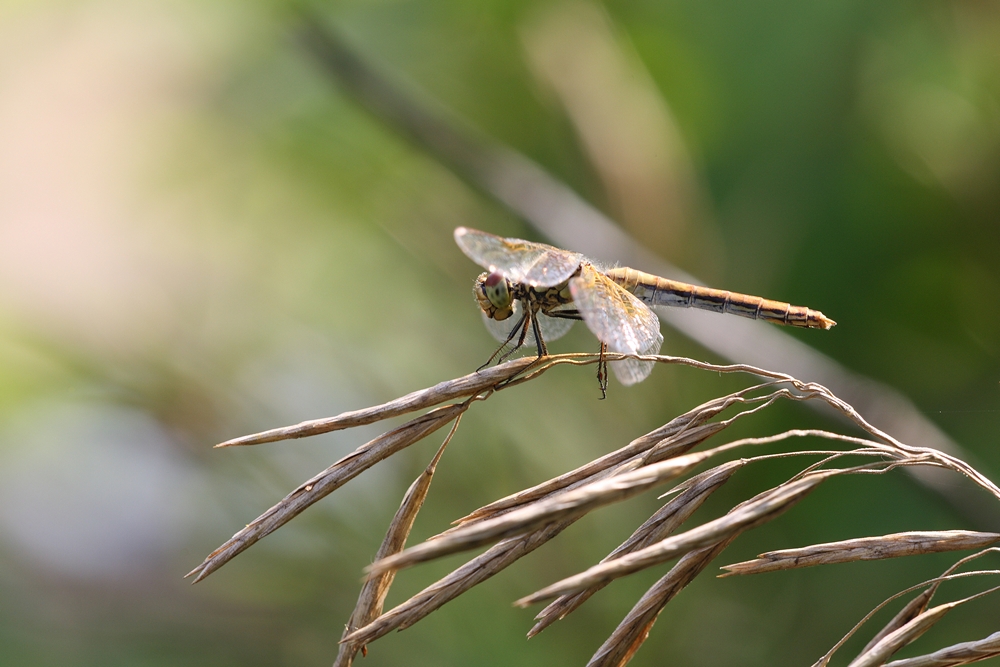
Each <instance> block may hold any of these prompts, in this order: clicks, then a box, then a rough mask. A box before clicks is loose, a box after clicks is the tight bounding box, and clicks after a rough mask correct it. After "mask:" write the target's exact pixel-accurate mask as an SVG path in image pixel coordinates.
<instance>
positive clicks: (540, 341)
mask: <svg viewBox="0 0 1000 667" xmlns="http://www.w3.org/2000/svg"><path fill="white" fill-rule="evenodd" d="M531 330H532V331H533V332H534V333H535V344H536V345H537V347H538V356H539V357H544V356H546V355H547V354H548V353H549V349H548V348H547V347H546V346H545V339H544V338H542V331H541V329H539V328H538V317H537V316H536V317H532V318H531Z"/></svg>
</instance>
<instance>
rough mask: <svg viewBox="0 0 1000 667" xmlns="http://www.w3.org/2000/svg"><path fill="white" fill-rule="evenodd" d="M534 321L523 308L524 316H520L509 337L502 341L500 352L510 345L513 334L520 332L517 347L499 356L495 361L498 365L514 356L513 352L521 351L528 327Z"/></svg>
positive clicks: (526, 309) (528, 311) (529, 312)
mask: <svg viewBox="0 0 1000 667" xmlns="http://www.w3.org/2000/svg"><path fill="white" fill-rule="evenodd" d="M522 304H523V302H522ZM534 320H535V318H533V317H532V316H531V309H530V308H525V309H524V315H522V316H521V319H520V320H518V322H517V324H515V325H514V327H513V328H512V329H511V330H510V335H509V336H507V340H506V341H504V344H503V345H501V346H500V350H502V349H503V348H504V347H505V346H507V345H508V344H509V343H510V341H511V340H512V339H513V338H514V336H515V334H517V332H518V331H520V332H521V335H520V336H518V338H517V345H515V346H514V347H512V348H510V349H509V350H508V351H507V352H505V353H504V354H502V355H500V358H499V359H497V363H498V364H502V363H503V362H505V361H507V359H508V358H509V357H510V355H512V354H514V353H515V352H517V351H518V350H520V349H521V347H522V346H523V345H524V340H525V338H527V337H528V325H529V324H531V323H532V322H533V321H534ZM500 350H497V352H499V351H500ZM494 356H495V353H494Z"/></svg>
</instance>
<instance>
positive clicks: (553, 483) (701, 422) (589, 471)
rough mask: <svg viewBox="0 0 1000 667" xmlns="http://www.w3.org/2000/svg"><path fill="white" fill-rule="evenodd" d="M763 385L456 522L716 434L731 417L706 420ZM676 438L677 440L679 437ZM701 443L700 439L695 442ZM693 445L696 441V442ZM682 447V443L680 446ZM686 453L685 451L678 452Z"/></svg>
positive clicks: (707, 405)
mask: <svg viewBox="0 0 1000 667" xmlns="http://www.w3.org/2000/svg"><path fill="white" fill-rule="evenodd" d="M760 386H763V385H757V386H755V387H749V388H747V389H745V390H743V391H741V392H738V393H737V394H733V395H730V396H724V397H722V398H717V399H713V400H711V401H708V402H707V403H703V404H702V405H699V406H698V407H696V408H694V409H692V410H689V411H687V412H685V413H684V414H682V415H680V416H678V417H675V418H674V419H671V420H670V421H669V422H667V423H666V424H664V425H663V426H661V427H659V428H657V429H655V430H653V431H650V432H649V433H647V434H645V435H642V436H640V437H638V438H636V439H635V440H633V441H632V442H630V443H629V444H628V445H626V446H625V447H622V448H621V449H618V450H615V451H613V452H611V453H609V454H605V455H604V456H602V457H600V458H598V459H595V460H593V461H591V462H590V463H587V464H585V465H582V466H580V467H579V468H577V469H576V470H571V471H570V472H567V473H563V474H562V475H559V476H558V477H554V478H552V479H550V480H548V481H546V482H542V483H541V484H538V485H536V486H533V487H531V488H529V489H525V490H524V491H519V492H518V493H514V494H511V495H509V496H507V497H505V498H501V499H500V500H497V501H494V502H492V503H490V504H489V505H484V506H483V507H480V508H479V509H477V510H475V511H474V512H472V513H470V514H469V515H468V516H465V517H462V518H461V519H459V520H458V521H456V522H455V523H456V524H458V525H462V524H465V523H469V522H472V521H477V520H482V519H485V518H489V517H491V516H495V515H497V514H500V513H501V512H503V511H507V510H511V509H513V508H515V507H519V506H522V505H525V504H528V503H531V502H534V501H536V500H538V499H540V498H544V497H545V496H548V495H550V494H552V493H556V492H558V491H561V490H563V489H565V488H568V487H571V486H573V485H575V484H576V483H578V482H584V481H587V480H591V479H593V478H594V477H596V476H597V475H599V474H600V473H602V472H604V471H606V470H609V469H613V468H615V467H616V466H619V465H621V464H622V463H624V462H626V461H628V460H630V459H633V458H635V457H636V456H638V455H641V454H643V453H645V452H647V451H649V450H650V449H651V448H652V447H653V446H655V445H656V444H658V443H660V442H663V441H665V440H668V439H671V438H676V437H677V436H678V435H679V434H682V433H683V434H690V433H691V432H692V431H695V432H696V433H697V434H698V436H701V435H704V436H705V437H704V439H707V438H708V437H710V436H711V435H714V434H715V433H717V432H718V431H720V430H721V429H722V428H725V426H728V425H729V424H730V423H731V422H732V420H727V422H726V424H725V425H718V424H706V422H708V420H709V419H712V418H713V417H715V416H716V415H718V414H719V413H720V412H722V411H723V410H726V409H727V408H729V407H731V406H732V405H734V404H736V403H743V402H745V401H746V398H745V395H746V394H748V393H750V392H752V391H753V390H755V389H758V388H759V387H760ZM698 427H705V430H704V431H697V429H698ZM694 439H697V436H696V437H695V438H690V437H689V438H685V440H684V441H683V445H682V446H681V447H683V446H684V445H687V444H689V441H690V440H694ZM675 442H676V440H675ZM695 444H697V443H695ZM692 446H693V445H692ZM679 448H680V447H679ZM678 453H683V452H678Z"/></svg>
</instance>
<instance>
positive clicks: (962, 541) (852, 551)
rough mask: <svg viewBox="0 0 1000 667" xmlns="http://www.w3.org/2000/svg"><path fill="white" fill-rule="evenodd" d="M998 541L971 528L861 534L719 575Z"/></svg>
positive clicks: (767, 556) (766, 556)
mask: <svg viewBox="0 0 1000 667" xmlns="http://www.w3.org/2000/svg"><path fill="white" fill-rule="evenodd" d="M998 540H1000V534H998V533H981V532H976V531H971V530H932V531H909V532H905V533H893V534H890V535H880V536H878V537H860V538H857V539H853V540H843V541H840V542H827V543H825V544H813V545H810V546H808V547H802V548H801V549H782V550H781V551H769V552H767V553H763V554H760V555H759V556H758V557H757V558H756V559H755V560H748V561H744V562H742V563H734V564H732V565H723V566H722V569H723V570H728V572H726V573H725V574H721V575H719V576H720V577H730V576H733V575H736V574H761V573H763V572H774V571H776V570H791V569H795V568H799V567H812V566H814V565H830V564H833V563H850V562H853V561H857V560H882V559H885V558H899V557H900V556H913V555H916V554H927V553H938V552H941V551H963V550H966V549H981V548H983V547H986V546H989V545H991V544H993V543H995V542H997V541H998Z"/></svg>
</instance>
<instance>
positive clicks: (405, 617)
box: [341, 516, 580, 645]
mask: <svg viewBox="0 0 1000 667" xmlns="http://www.w3.org/2000/svg"><path fill="white" fill-rule="evenodd" d="M578 518H580V517H579V516H574V517H571V518H568V519H565V520H563V521H559V522H556V523H550V524H548V525H546V526H543V527H542V528H540V529H538V530H536V531H534V532H531V533H528V534H527V535H519V536H517V537H510V538H507V539H506V540H503V541H501V542H497V543H496V544H495V545H493V546H492V547H490V548H489V549H488V550H487V551H485V552H483V553H482V554H481V555H480V556H477V557H476V558H473V559H472V560H470V561H469V562H468V563H466V564H465V565H462V566H461V567H459V568H458V569H456V570H454V571H453V572H451V573H450V574H448V575H447V576H445V577H444V578H442V579H440V580H439V581H437V582H435V583H433V584H431V585H430V586H428V587H427V588H425V589H424V590H423V591H421V592H420V593H417V594H416V595H414V596H413V597H412V598H410V599H409V600H407V601H406V602H403V603H402V604H400V605H399V606H397V607H395V608H393V609H391V610H389V611H387V612H386V613H384V614H382V615H381V616H379V617H378V618H377V619H375V620H374V621H372V622H371V623H370V624H368V625H367V626H365V627H363V628H360V629H359V630H356V631H354V632H352V633H351V634H350V635H348V636H347V637H345V638H344V639H342V640H341V641H345V642H351V643H352V644H355V645H362V644H367V643H369V642H372V641H375V640H376V639H378V638H379V637H382V636H384V635H386V634H388V633H389V632H392V631H393V630H402V629H404V628H408V627H410V626H411V625H413V624H414V623H416V622H417V621H419V620H420V619H422V618H423V617H425V616H427V615H428V614H430V613H431V612H433V611H435V610H436V609H438V608H439V607H441V605H443V604H445V603H447V602H450V601H451V600H453V599H455V598H456V597H458V596H459V595H461V594H462V593H464V592H465V591H467V590H469V589H470V588H472V587H473V586H476V585H477V584H480V583H482V582H484V581H486V580H487V579H489V578H490V577H492V576H493V575H495V574H497V573H498V572H500V571H501V570H503V569H504V568H506V567H507V566H509V565H511V564H513V563H514V562H515V561H517V560H518V559H519V558H521V557H522V556H526V555H528V554H529V553H531V552H532V551H534V550H535V549H537V548H538V547H540V546H542V545H543V544H545V543H546V542H548V541H549V540H551V539H552V538H553V537H555V536H556V535H558V534H559V533H561V532H562V531H563V530H565V529H566V528H568V527H569V526H570V525H572V524H573V522H574V521H576V520H577V519H578Z"/></svg>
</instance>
